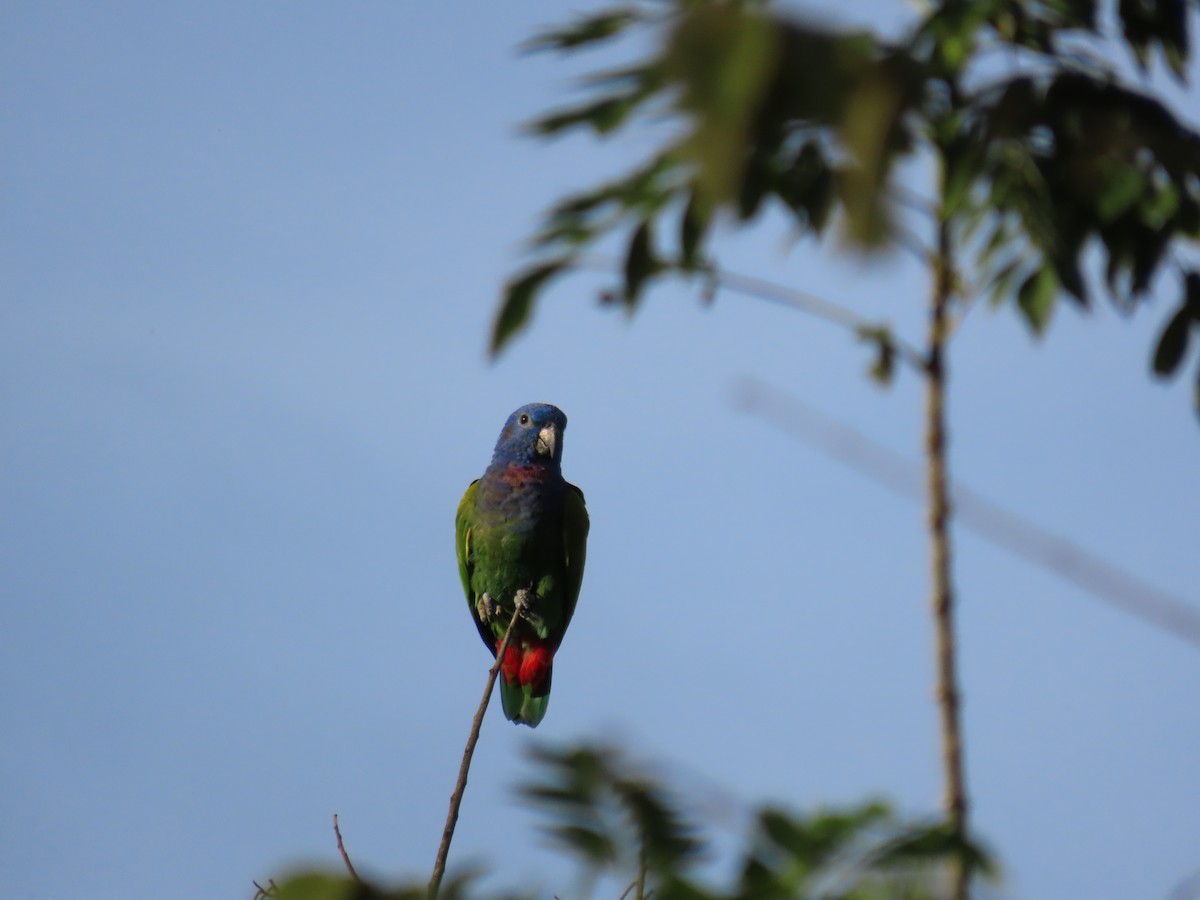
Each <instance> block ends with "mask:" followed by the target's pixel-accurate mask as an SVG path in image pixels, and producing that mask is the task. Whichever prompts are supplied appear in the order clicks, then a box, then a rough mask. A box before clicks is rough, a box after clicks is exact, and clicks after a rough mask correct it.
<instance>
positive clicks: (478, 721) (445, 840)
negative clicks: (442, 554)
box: [429, 604, 521, 900]
mask: <svg viewBox="0 0 1200 900" xmlns="http://www.w3.org/2000/svg"><path fill="white" fill-rule="evenodd" d="M516 607H517V608H516V609H515V610H514V611H513V616H512V619H511V620H509V623H508V628H507V629H506V630H505V632H504V637H503V638H502V639H501V641H500V646H498V647H497V648H496V661H495V662H494V663H492V667H491V669H489V670H488V677H487V687H485V688H484V689H483V699H482V700H480V701H479V709H478V710H476V711H475V719H474V721H472V722H471V733H470V734H469V735H468V736H467V746H466V747H465V748H464V749H463V756H462V764H461V765H460V766H459V767H458V782H457V783H456V784H455V785H454V793H453V794H451V795H450V810H449V811H448V812H447V813H446V827H445V828H444V829H443V830H442V843H441V844H440V845H439V846H438V851H437V859H436V860H434V863H433V875H432V876H431V877H430V879H429V898H430V900H435V898H436V897H437V894H438V889H439V888H440V887H441V885H442V876H443V875H445V874H446V856H447V855H448V854H449V853H450V842H451V841H452V840H453V839H454V826H455V825H457V824H458V808H459V807H460V806H462V798H463V792H464V791H466V789H467V773H468V772H469V771H470V769H471V757H472V756H474V755H475V745H476V744H477V743H478V742H479V729H480V728H482V727H483V714H484V713H485V712H487V707H488V701H489V700H491V699H492V688H493V687H494V686H495V684H496V675H497V674H498V673H499V672H500V667H501V666H502V665H503V664H504V652H505V651H506V650H507V649H508V643H509V641H510V640H511V639H512V633H513V628H515V627H516V624H517V619H519V618H520V617H521V606H520V604H516Z"/></svg>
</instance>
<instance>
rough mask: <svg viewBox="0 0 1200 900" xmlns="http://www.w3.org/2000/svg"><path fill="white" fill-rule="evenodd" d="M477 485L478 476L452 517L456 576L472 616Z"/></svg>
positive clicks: (473, 610) (473, 613) (473, 612)
mask: <svg viewBox="0 0 1200 900" xmlns="http://www.w3.org/2000/svg"><path fill="white" fill-rule="evenodd" d="M478 485H479V479H478V478H476V479H475V480H474V481H472V482H471V485H470V487H468V488H467V492H466V493H465V494H463V498H462V501H461V502H460V503H459V504H458V515H456V516H455V517H454V549H455V551H456V552H457V553H458V576H459V578H461V579H462V586H463V591H464V592H465V593H466V595H467V603H468V604H469V605H470V607H471V616H472V617H474V616H475V595H474V594H473V593H472V591H471V571H472V570H473V569H474V568H475V564H474V561H473V560H472V559H471V524H472V521H473V520H474V517H475V489H476V487H478Z"/></svg>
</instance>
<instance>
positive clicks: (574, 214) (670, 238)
mask: <svg viewBox="0 0 1200 900" xmlns="http://www.w3.org/2000/svg"><path fill="white" fill-rule="evenodd" d="M924 9H925V10H926V11H925V13H924V15H923V16H922V17H921V18H920V19H919V20H917V21H916V22H915V23H914V24H913V26H912V28H911V29H910V30H909V32H908V33H907V34H906V35H904V36H903V37H902V38H901V39H899V40H895V41H887V40H883V39H881V38H880V37H878V36H875V35H872V34H870V33H866V32H858V31H833V30H830V29H828V28H823V27H818V26H815V25H813V24H811V23H808V22H805V21H803V20H800V19H795V18H791V17H789V16H786V15H783V14H780V13H776V12H774V11H772V10H771V9H770V6H769V4H767V3H764V2H753V0H667V2H650V0H647V2H645V3H643V4H635V5H629V6H619V7H612V8H606V9H602V10H600V11H599V12H596V13H594V14H591V15H587V16H582V17H578V18H577V19H575V20H574V21H572V22H571V23H569V24H568V25H566V26H563V27H561V28H557V29H554V30H551V31H547V32H546V33H544V34H542V35H539V36H538V37H536V38H535V39H534V40H533V41H531V42H530V45H529V47H530V49H533V50H540V51H549V52H557V53H561V54H576V53H580V52H584V51H587V50H590V49H591V48H594V47H597V46H603V45H607V44H610V43H612V42H615V41H619V39H621V37H622V36H624V35H629V34H630V33H637V34H641V35H643V36H645V35H647V34H648V35H650V36H651V37H652V41H651V47H652V50H651V52H650V53H649V54H648V55H647V56H645V57H644V58H642V59H640V60H639V61H637V62H635V63H633V64H630V65H625V66H622V67H620V68H617V69H614V70H606V71H599V72H594V73H592V74H590V75H587V76H585V77H584V78H583V81H582V85H581V87H582V92H583V95H584V99H583V101H582V102H581V103H579V104H578V105H575V106H571V107H568V108H565V109H560V110H555V111H552V112H550V113H548V114H546V115H544V116H542V117H541V118H538V119H537V120H535V121H533V122H532V123H530V125H529V128H530V130H531V131H532V132H533V133H534V134H537V135H541V136H556V135H561V134H564V133H567V132H571V131H574V130H579V129H586V130H590V131H592V132H594V133H595V134H597V135H600V136H609V135H612V134H614V133H619V132H621V131H622V130H628V129H630V128H632V127H635V123H639V122H640V123H654V125H656V126H657V127H658V128H659V130H660V131H664V132H666V133H667V134H668V137H667V138H665V139H664V140H663V142H662V145H661V146H660V147H658V148H657V149H656V150H654V151H653V152H651V153H650V154H649V155H648V158H647V159H645V160H643V161H642V162H641V163H640V164H639V165H637V166H635V167H634V169H633V170H632V171H631V172H629V173H628V174H626V175H625V176H623V177H620V178H617V179H615V180H613V181H611V182H607V183H604V184H600V185H597V186H594V187H592V188H590V189H585V190H583V191H581V192H579V193H576V194H573V195H571V196H567V197H565V198H563V199H562V200H561V201H560V202H559V203H557V204H556V205H555V206H554V207H553V208H552V209H551V210H549V212H548V213H547V215H546V217H545V220H544V222H543V223H542V227H541V229H540V230H539V232H538V233H537V234H536V235H535V236H534V239H533V253H532V259H531V261H530V263H529V264H528V266H527V267H526V268H525V270H524V271H522V272H520V273H518V274H517V275H516V276H515V277H514V278H513V279H512V280H511V281H510V282H509V283H508V284H507V286H506V288H505V292H504V296H503V298H502V302H501V305H500V309H499V311H498V314H497V317H496V320H495V323H494V328H493V333H492V350H493V352H498V351H499V350H500V349H501V348H502V347H503V346H504V345H505V344H506V343H507V342H508V341H509V340H510V339H511V338H512V337H513V335H514V334H516V333H517V332H518V331H519V330H520V329H521V328H522V327H523V326H525V325H526V324H527V323H528V321H529V318H530V315H531V313H532V310H533V308H534V304H535V301H536V299H537V297H538V296H539V295H540V294H541V292H543V291H544V290H545V289H546V287H547V285H548V284H549V283H550V282H551V281H552V280H553V279H554V278H555V277H556V276H558V275H560V274H563V273H565V272H568V271H570V270H571V269H572V268H573V267H574V266H575V265H577V264H578V262H579V261H580V259H581V258H582V254H583V253H584V252H585V251H586V250H587V249H588V248H589V247H590V246H591V245H593V244H594V243H595V242H597V241H598V240H600V239H602V238H606V237H615V238H617V239H618V240H620V241H621V242H622V244H623V246H624V265H623V272H622V278H621V281H620V284H619V285H618V286H617V287H616V289H614V290H610V291H606V292H605V293H604V295H603V297H604V299H606V300H609V301H613V302H618V303H619V304H621V305H622V306H624V307H625V308H626V309H627V310H629V311H632V310H634V309H636V307H637V305H638V304H639V302H640V301H641V299H642V298H643V296H644V293H645V290H646V288H647V286H648V285H650V284H651V283H652V282H653V281H654V280H655V279H656V278H660V277H663V276H665V275H671V274H674V275H682V276H684V277H700V278H710V279H711V273H712V272H713V266H714V263H713V259H712V255H711V249H710V243H711V241H710V239H711V237H712V234H713V226H714V224H715V223H716V222H718V221H719V220H721V218H722V217H724V221H727V222H732V223H735V225H737V224H747V223H750V222H752V221H754V220H755V219H757V218H758V217H759V216H760V215H761V214H762V212H763V211H764V210H765V209H767V208H770V207H774V208H777V209H780V210H782V211H784V212H785V214H786V215H787V216H788V218H789V220H790V222H791V223H792V225H793V226H794V230H795V232H796V234H798V235H821V234H822V233H824V232H826V231H827V230H828V229H829V227H830V225H831V223H834V222H837V223H839V226H840V232H841V234H842V236H843V238H844V239H845V240H847V241H848V242H849V243H850V245H852V246H855V247H859V248H862V249H867V250H870V249H873V248H878V247H884V246H890V245H894V244H895V243H896V242H897V240H900V239H904V243H905V245H906V246H909V247H911V246H913V244H914V243H919V238H918V237H916V235H915V232H916V230H917V229H919V228H920V227H921V226H931V225H934V224H936V223H945V224H947V225H949V227H950V232H951V234H952V236H953V239H954V248H955V266H956V272H955V273H954V284H955V290H956V293H957V295H958V299H959V300H960V301H963V302H965V301H968V300H970V299H972V298H974V297H977V296H990V297H991V298H992V300H993V301H994V302H995V303H997V304H1012V305H1013V306H1014V308H1015V309H1016V310H1017V311H1018V312H1019V313H1020V314H1021V315H1022V316H1023V318H1024V320H1025V321H1026V322H1027V324H1028V325H1029V327H1030V329H1031V331H1032V332H1033V333H1034V334H1037V335H1040V334H1041V333H1042V332H1043V331H1044V329H1045V328H1046V326H1047V325H1048V323H1049V321H1050V319H1051V316H1052V314H1053V311H1054V308H1055V305H1056V303H1057V300H1058V298H1059V297H1067V298H1068V299H1070V300H1071V301H1073V302H1074V303H1076V304H1078V305H1079V306H1081V307H1086V306H1088V305H1089V304H1090V303H1091V300H1092V295H1093V294H1094V293H1096V291H1097V289H1100V290H1102V291H1103V292H1104V293H1106V294H1107V295H1108V296H1109V297H1110V298H1111V299H1112V300H1113V301H1114V302H1115V303H1116V304H1117V305H1118V307H1119V308H1121V309H1122V310H1130V309H1133V308H1134V307H1135V306H1136V305H1138V304H1139V303H1140V302H1141V301H1142V300H1144V299H1145V298H1146V297H1147V296H1148V294H1149V292H1150V291H1151V289H1152V288H1154V287H1156V286H1157V285H1158V284H1159V283H1160V282H1161V281H1162V279H1163V278H1164V277H1175V278H1177V280H1178V283H1179V285H1180V294H1179V295H1180V297H1181V300H1180V303H1179V306H1178V309H1177V311H1176V313H1175V314H1174V315H1173V317H1172V318H1171V319H1170V322H1169V324H1168V325H1167V327H1166V329H1165V331H1164V332H1163V336H1162V340H1161V341H1160V343H1159V345H1158V348H1157V352H1156V353H1155V355H1154V360H1153V368H1154V371H1155V372H1156V373H1157V374H1159V375H1163V376H1167V375H1172V374H1174V373H1175V372H1176V371H1177V370H1178V369H1179V367H1180V365H1181V364H1182V362H1183V360H1184V358H1185V356H1186V354H1187V350H1188V343H1189V339H1190V337H1191V336H1192V335H1193V334H1194V332H1195V331H1196V329H1197V327H1200V317H1198V316H1197V314H1196V301H1194V300H1193V299H1189V298H1191V297H1192V296H1193V294H1194V291H1192V289H1191V288H1190V287H1188V285H1189V284H1190V281H1189V279H1190V278H1193V277H1194V276H1195V275H1196V272H1195V270H1194V268H1192V266H1194V259H1195V257H1194V253H1193V257H1192V261H1191V262H1189V260H1188V258H1187V253H1188V252H1190V251H1194V250H1195V249H1196V246H1197V243H1198V242H1200V134H1198V133H1197V131H1196V130H1195V129H1194V128H1193V127H1192V126H1191V125H1190V124H1189V123H1187V122H1186V121H1184V120H1183V119H1182V118H1180V117H1179V116H1177V115H1176V114H1175V113H1174V112H1173V111H1172V110H1171V109H1170V108H1169V107H1168V106H1167V105H1166V103H1164V102H1163V101H1162V100H1161V99H1160V98H1158V97H1156V96H1155V95H1154V94H1153V93H1152V92H1150V89H1149V88H1148V86H1147V84H1148V83H1147V80H1146V78H1145V76H1146V75H1148V74H1149V73H1150V72H1151V70H1152V69H1155V68H1157V67H1158V66H1159V65H1162V66H1165V69H1166V70H1167V71H1169V72H1170V73H1171V74H1172V75H1173V77H1175V78H1176V79H1178V80H1179V81H1183V80H1184V79H1185V76H1186V72H1187V65H1188V62H1189V60H1190V30H1189V25H1190V20H1191V18H1193V17H1194V16H1193V13H1191V12H1189V8H1188V3H1187V0H1119V2H1113V3H1107V4H1106V3H1100V2H1088V0H969V2H964V0H945V2H940V3H931V4H928V5H926V6H925V7H924ZM1160 61H1161V62H1160ZM1139 76H1141V77H1140V78H1139ZM664 126H665V127H664ZM918 157H919V158H924V159H932V160H934V161H936V166H935V168H936V170H937V171H938V173H939V174H938V176H937V179H936V181H937V183H936V184H935V185H933V186H931V190H930V193H931V196H929V197H928V198H918V199H917V200H915V201H914V200H913V198H912V197H911V194H912V192H911V191H909V190H908V189H906V188H900V187H899V186H898V185H897V184H895V178H894V173H895V170H896V168H897V165H898V164H899V163H900V162H901V161H903V160H905V159H908V158H918ZM898 198H904V199H906V200H908V201H910V202H908V203H901V202H898ZM914 207H915V208H914ZM922 215H923V216H924V218H922ZM710 287H711V285H710ZM1198 368H1200V367H1198ZM1197 375H1198V377H1200V372H1198V373H1197ZM1197 396H1198V399H1197V402H1198V404H1200V380H1198V381H1197ZM1198 409H1200V406H1198Z"/></svg>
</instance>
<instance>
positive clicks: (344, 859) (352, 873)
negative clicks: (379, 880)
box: [333, 813, 363, 884]
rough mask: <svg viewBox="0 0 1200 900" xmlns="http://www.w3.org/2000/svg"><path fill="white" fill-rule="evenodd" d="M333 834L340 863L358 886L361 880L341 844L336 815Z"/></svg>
mask: <svg viewBox="0 0 1200 900" xmlns="http://www.w3.org/2000/svg"><path fill="white" fill-rule="evenodd" d="M333 833H334V835H335V836H336V837H337V847H338V853H340V854H342V862H344V863H345V864H346V869H347V870H348V871H349V872H350V877H351V878H353V879H354V880H355V881H357V882H358V883H359V884H362V883H363V880H362V879H361V878H359V877H358V873H357V872H355V871H354V863H352V862H350V854H348V853H347V852H346V845H345V844H343V843H342V829H341V828H339V827H338V817H337V813H334V814H333Z"/></svg>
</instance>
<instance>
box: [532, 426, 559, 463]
mask: <svg viewBox="0 0 1200 900" xmlns="http://www.w3.org/2000/svg"><path fill="white" fill-rule="evenodd" d="M537 454H538V456H546V457H549V458H550V459H556V458H557V455H558V431H557V429H555V427H554V426H553V425H547V426H546V427H545V428H543V429H542V430H541V431H539V432H538V439H537Z"/></svg>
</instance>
